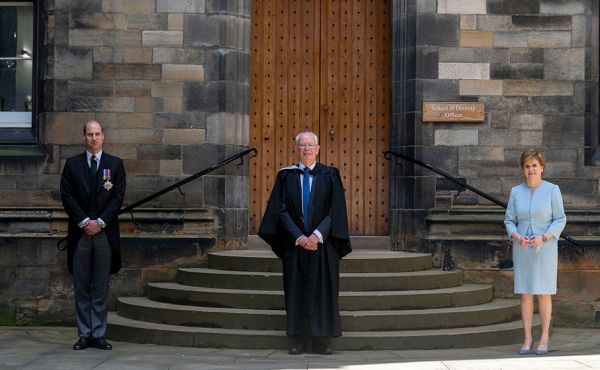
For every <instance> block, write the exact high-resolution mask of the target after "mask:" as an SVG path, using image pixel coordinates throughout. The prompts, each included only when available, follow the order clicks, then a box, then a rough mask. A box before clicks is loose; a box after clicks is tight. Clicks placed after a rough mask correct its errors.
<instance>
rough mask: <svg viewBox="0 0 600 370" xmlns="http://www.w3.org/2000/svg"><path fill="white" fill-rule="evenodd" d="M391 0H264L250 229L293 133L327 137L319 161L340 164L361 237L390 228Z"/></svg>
mask: <svg viewBox="0 0 600 370" xmlns="http://www.w3.org/2000/svg"><path fill="white" fill-rule="evenodd" d="M389 8H390V4H389V1H383V0H378V1H375V0H371V1H365V0H362V1H361V0H341V1H340V0H328V1H315V0H308V1H307V0H304V1H300V0H289V1H274V0H254V1H253V18H252V38H251V40H252V62H251V63H252V65H251V68H252V72H251V73H252V79H251V96H250V105H251V107H250V112H251V117H250V121H251V122H250V130H251V131H250V141H251V142H250V145H251V146H253V147H256V148H257V149H258V150H259V154H260V156H259V157H258V158H257V160H254V161H251V168H250V204H249V222H250V224H249V230H250V233H255V232H256V231H257V230H258V225H259V224H260V218H261V217H262V214H263V212H264V209H265V206H266V202H267V201H268V196H269V194H270V191H271V189H272V186H273V181H274V179H275V176H276V173H277V170H278V169H279V168H281V167H284V166H286V165H289V164H291V163H293V162H294V161H295V160H296V158H295V155H294V142H293V137H294V135H296V134H297V133H298V132H300V131H302V130H307V129H308V130H312V131H314V132H315V133H317V134H318V135H319V139H320V143H319V144H320V145H321V152H320V158H319V160H320V161H321V162H323V163H325V164H329V165H334V166H336V167H338V168H339V169H340V172H341V174H342V177H343V178H342V180H343V182H344V187H345V189H346V200H347V204H348V216H349V222H350V231H351V234H352V235H385V234H387V233H388V220H387V219H388V182H389V181H388V172H389V168H388V161H386V160H385V159H384V158H383V154H382V153H383V152H384V151H385V150H387V149H388V148H389V141H388V140H389V137H388V136H389V119H390V118H389V110H390V109H389V100H390V99H389V98H390V97H389V91H390V90H389V83H390V82H389V81H390V78H389V58H390V54H389V44H390V42H389V33H390V28H389V25H390V19H389V18H390V13H389V12H390V10H389Z"/></svg>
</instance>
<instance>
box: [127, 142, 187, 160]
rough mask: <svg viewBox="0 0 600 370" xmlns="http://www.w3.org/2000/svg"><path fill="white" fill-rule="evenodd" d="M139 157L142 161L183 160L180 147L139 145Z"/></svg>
mask: <svg viewBox="0 0 600 370" xmlns="http://www.w3.org/2000/svg"><path fill="white" fill-rule="evenodd" d="M136 148H137V155H138V158H140V159H162V160H179V159H181V146H180V145H156V144H141V145H137V146H136Z"/></svg>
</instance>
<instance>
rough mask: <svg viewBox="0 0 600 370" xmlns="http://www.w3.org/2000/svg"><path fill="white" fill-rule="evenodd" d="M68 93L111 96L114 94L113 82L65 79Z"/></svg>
mask: <svg viewBox="0 0 600 370" xmlns="http://www.w3.org/2000/svg"><path fill="white" fill-rule="evenodd" d="M67 90H68V94H69V95H71V96H73V95H79V96H112V95H113V94H114V87H113V84H112V83H110V82H105V81H98V82H83V81H72V80H69V81H67Z"/></svg>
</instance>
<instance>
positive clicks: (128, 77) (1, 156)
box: [0, 0, 600, 326]
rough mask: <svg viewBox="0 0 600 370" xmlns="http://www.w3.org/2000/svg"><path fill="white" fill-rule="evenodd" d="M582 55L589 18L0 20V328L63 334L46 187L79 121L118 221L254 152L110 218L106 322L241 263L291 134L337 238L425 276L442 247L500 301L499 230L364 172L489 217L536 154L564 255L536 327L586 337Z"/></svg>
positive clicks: (420, 15) (63, 8) (99, 14)
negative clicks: (92, 143)
mask: <svg viewBox="0 0 600 370" xmlns="http://www.w3.org/2000/svg"><path fill="white" fill-rule="evenodd" d="M598 35H599V20H598V2H596V1H592V0H573V1H562V0H437V1H436V0H387V1H386V0H381V1H371V2H364V1H362V2H361V1H359V0H353V1H347V2H339V1H333V0H332V1H327V2H319V1H316V0H315V1H302V2H296V1H268V0H253V1H250V0H245V1H238V0H235V1H234V0H229V1H226V0H223V1H218V0H137V1H121V0H34V1H19V2H14V1H13V2H6V1H0V107H1V109H0V110H1V111H0V166H1V170H0V205H1V208H0V228H1V230H0V231H1V233H2V235H1V240H2V242H1V243H0V266H1V268H0V324H14V323H18V324H49V323H72V322H73V317H74V316H73V303H72V299H73V298H72V297H73V294H72V285H71V277H70V274H69V273H68V272H67V269H66V253H65V252H61V251H58V250H57V249H56V248H55V245H56V243H57V241H58V240H59V239H60V238H61V237H62V236H64V233H65V231H66V225H67V223H66V214H65V212H64V211H63V209H62V206H61V203H60V195H59V190H58V184H59V180H60V172H61V170H62V166H63V165H64V161H65V159H66V158H68V157H70V156H72V155H74V154H77V153H80V152H82V151H83V150H84V146H83V142H82V133H81V131H82V124H83V123H84V122H86V121H88V120H90V119H95V120H98V121H99V122H101V123H102V124H103V125H104V128H105V133H106V144H105V148H104V149H105V151H106V152H108V153H112V154H115V155H117V156H119V157H121V158H123V159H124V163H125V168H126V171H127V175H128V176H127V194H126V199H125V203H124V204H125V205H129V204H132V203H133V202H135V201H137V200H139V199H142V198H144V197H146V196H148V195H151V194H152V193H154V192H156V191H159V190H161V189H163V188H165V187H167V186H169V185H172V184H174V183H176V182H177V181H179V180H182V179H184V178H186V177H188V176H190V175H193V174H195V173H197V172H199V171H201V170H203V169H205V168H207V167H209V166H211V165H213V164H214V163H217V162H219V161H222V160H224V159H226V158H228V157H230V156H232V155H235V154H237V153H239V152H241V151H242V150H245V149H248V148H256V149H257V151H258V155H257V156H245V157H244V158H243V160H236V161H234V162H232V163H229V164H227V165H225V166H223V167H221V168H219V169H218V170H216V171H213V172H211V173H209V174H207V175H205V176H202V177H200V178H199V179H197V180H194V181H192V182H189V183H187V184H186V185H184V186H182V187H181V188H180V189H175V190H173V191H170V192H168V193H166V194H164V195H162V196H161V197H159V198H157V199H155V200H152V201H151V202H150V203H147V204H144V205H142V206H140V208H137V209H135V210H134V211H133V212H132V214H130V213H125V214H122V215H121V217H122V227H121V232H122V243H121V245H122V246H121V248H122V254H123V255H122V258H123V263H124V268H123V270H122V271H121V272H120V273H119V274H117V275H115V276H114V277H113V280H112V282H111V286H112V288H111V307H114V304H115V300H116V297H118V296H120V295H139V294H143V293H144V291H143V290H144V285H145V283H147V282H151V281H164V280H168V279H171V278H173V276H174V274H175V271H176V268H177V267H178V266H182V265H197V264H199V263H202V262H203V261H204V260H205V258H206V253H207V251H209V250H211V249H212V248H220V249H228V248H242V247H244V245H245V242H246V241H247V238H248V235H249V234H250V235H252V234H256V232H257V226H258V224H259V222H260V218H261V216H262V212H263V211H264V207H265V205H266V200H267V198H266V197H267V196H268V194H269V192H270V190H271V187H272V185H273V181H274V176H275V173H276V171H277V169H278V168H280V167H283V166H285V165H288V164H289V163H290V161H292V159H293V158H294V157H293V141H292V138H293V137H294V135H295V134H296V133H298V132H299V131H301V130H305V129H310V130H312V131H314V132H316V133H317V134H318V135H319V137H320V144H321V153H320V160H321V161H322V162H325V163H327V164H333V165H335V166H336V167H338V168H339V169H340V172H341V173H342V176H343V181H344V185H345V188H346V197H347V203H348V215H349V221H350V227H351V234H352V235H367V236H368V235H379V236H381V235H383V236H389V237H390V239H391V243H390V248H392V249H395V250H407V251H421V252H431V253H433V254H434V264H435V265H436V266H440V265H441V264H442V262H443V256H444V250H445V249H447V248H450V250H451V252H452V258H453V260H454V262H455V264H456V267H457V268H460V269H462V270H463V271H464V279H465V281H467V282H478V283H491V284H493V286H494V295H495V296H496V297H510V296H512V269H510V268H500V267H505V266H510V260H511V249H510V244H509V243H508V241H507V238H506V236H505V231H504V225H503V222H502V221H503V215H504V212H503V209H502V208H501V207H499V206H496V205H495V204H493V203H492V202H490V201H489V200H487V199H485V198H483V197H481V196H478V195H476V194H475V193H473V192H472V191H469V190H463V189H460V187H459V186H457V185H456V184H454V183H452V182H451V181H449V180H447V179H445V178H444V177H442V176H440V175H437V174H436V173H434V172H432V171H430V170H428V169H425V168H422V167H419V166H417V165H414V164H411V163H410V162H407V161H404V160H401V159H396V158H394V157H393V156H392V157H389V155H388V157H389V158H391V159H387V158H386V156H384V154H383V153H384V152H385V151H388V150H389V151H394V152H400V153H403V154H406V155H409V156H411V157H414V158H416V159H418V160H421V161H424V162H427V163H430V164H432V165H434V166H436V167H438V168H440V169H442V170H444V171H446V172H448V173H450V174H452V175H454V176H457V177H459V178H461V179H464V180H465V181H467V183H468V184H470V185H472V186H475V187H476V188H478V189H480V190H482V191H484V192H487V193H489V194H490V195H492V196H494V197H496V198H498V199H500V200H502V201H506V200H507V198H508V194H509V192H510V188H511V187H512V186H514V185H515V184H517V183H518V182H519V181H521V179H522V178H521V174H522V173H521V170H520V168H519V162H518V159H519V157H520V154H521V152H522V151H523V150H524V149H526V148H530V147H534V148H538V149H541V151H542V152H543V153H544V155H545V156H546V160H547V168H546V170H545V172H544V178H545V179H547V180H549V181H552V182H554V183H556V184H558V185H559V186H560V188H561V190H562V194H563V198H564V203H565V208H566V210H567V214H568V224H567V227H566V229H565V233H566V234H568V235H569V236H571V237H572V238H574V239H575V240H577V241H578V242H579V243H580V244H581V245H583V246H584V247H585V254H584V255H579V254H577V253H576V252H577V251H578V249H577V248H574V247H571V246H570V244H568V243H566V242H564V241H563V242H561V245H562V244H563V243H564V245H565V249H562V250H561V251H560V253H559V276H558V285H559V294H558V295H557V297H556V298H557V299H556V311H555V312H556V315H555V320H556V321H557V322H559V323H567V324H570V323H574V322H578V323H582V324H585V325H589V326H594V325H598V322H597V317H598V316H599V315H600V314H599V312H600V304H599V303H598V302H597V301H600V286H599V285H598V284H597V281H598V279H599V278H600V243H599V239H600V212H599V211H598V206H599V203H600V197H599V191H600V189H599V186H600V147H599V136H600V130H599V126H600V121H599V117H598V99H599V86H598V60H599V48H598V45H599V41H598ZM132 215H133V218H134V219H132Z"/></svg>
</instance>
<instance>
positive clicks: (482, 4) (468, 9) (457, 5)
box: [437, 0, 486, 14]
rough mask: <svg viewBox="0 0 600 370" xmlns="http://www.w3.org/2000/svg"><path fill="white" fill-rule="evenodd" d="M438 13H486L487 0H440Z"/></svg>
mask: <svg viewBox="0 0 600 370" xmlns="http://www.w3.org/2000/svg"><path fill="white" fill-rule="evenodd" d="M437 12H438V14H485V13H486V0H438V3H437Z"/></svg>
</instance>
